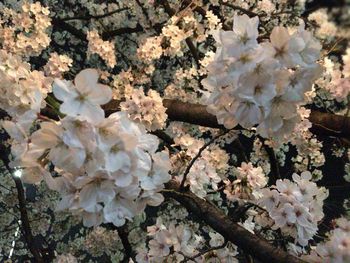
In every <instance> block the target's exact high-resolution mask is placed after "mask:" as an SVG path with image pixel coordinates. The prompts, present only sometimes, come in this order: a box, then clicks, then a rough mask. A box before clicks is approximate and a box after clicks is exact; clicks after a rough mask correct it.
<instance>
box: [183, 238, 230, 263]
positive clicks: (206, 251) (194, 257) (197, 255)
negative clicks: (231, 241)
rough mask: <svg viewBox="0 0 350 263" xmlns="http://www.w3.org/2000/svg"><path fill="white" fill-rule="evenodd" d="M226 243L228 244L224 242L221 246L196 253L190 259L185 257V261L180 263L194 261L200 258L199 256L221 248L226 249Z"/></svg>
mask: <svg viewBox="0 0 350 263" xmlns="http://www.w3.org/2000/svg"><path fill="white" fill-rule="evenodd" d="M227 243H228V242H227V241H225V242H224V243H223V244H222V245H219V246H215V247H211V248H209V249H207V250H205V251H202V252H199V253H197V254H196V255H194V256H192V257H187V256H186V257H185V259H183V260H182V261H181V262H180V263H185V262H187V261H189V260H195V259H196V258H198V257H200V256H202V255H205V254H207V253H209V252H211V251H214V250H218V249H222V248H224V247H226V245H227Z"/></svg>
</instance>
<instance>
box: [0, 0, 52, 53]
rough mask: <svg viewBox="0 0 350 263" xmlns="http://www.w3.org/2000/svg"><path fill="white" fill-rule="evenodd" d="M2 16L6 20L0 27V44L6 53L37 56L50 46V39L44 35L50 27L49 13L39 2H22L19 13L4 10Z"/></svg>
mask: <svg viewBox="0 0 350 263" xmlns="http://www.w3.org/2000/svg"><path fill="white" fill-rule="evenodd" d="M4 14H6V19H4V21H3V22H2V23H1V24H2V25H1V26H0V43H1V44H2V48H3V49H4V50H6V51H7V52H11V53H13V54H17V55H23V56H33V55H39V54H40V53H41V51H42V50H43V49H45V48H46V47H47V46H48V45H49V44H50V37H49V36H48V35H47V34H46V33H45V32H46V31H47V29H48V27H49V26H50V25H51V19H50V17H49V14H50V11H49V9H48V8H47V7H43V6H42V5H41V4H40V2H35V3H32V4H30V3H28V2H24V3H23V5H22V11H21V12H18V13H17V12H15V11H14V10H12V9H5V11H4ZM0 21H1V20H0Z"/></svg>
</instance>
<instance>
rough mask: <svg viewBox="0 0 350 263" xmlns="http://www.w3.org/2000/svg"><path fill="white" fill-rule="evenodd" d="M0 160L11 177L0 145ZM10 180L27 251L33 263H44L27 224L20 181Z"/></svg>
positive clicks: (6, 159) (5, 153)
mask: <svg viewBox="0 0 350 263" xmlns="http://www.w3.org/2000/svg"><path fill="white" fill-rule="evenodd" d="M0 159H1V160H2V162H3V164H4V166H5V167H6V169H7V170H8V172H9V173H10V174H11V175H13V169H12V168H11V167H10V165H9V163H10V160H9V158H8V150H7V149H6V148H5V147H4V146H3V145H0ZM12 178H13V180H14V182H15V185H16V189H17V198H18V204H19V211H20V214H21V226H22V227H23V232H24V239H25V241H26V243H27V246H28V248H29V251H30V252H31V253H32V254H33V257H34V259H35V262H37V263H44V262H45V260H44V256H43V255H42V254H41V251H40V250H41V249H40V248H39V247H38V244H37V243H36V242H35V241H34V236H33V234H32V229H31V226H30V223H29V222H30V221H29V217H28V212H27V209H26V197H25V192H24V188H23V185H22V181H21V179H20V178H19V177H16V176H12Z"/></svg>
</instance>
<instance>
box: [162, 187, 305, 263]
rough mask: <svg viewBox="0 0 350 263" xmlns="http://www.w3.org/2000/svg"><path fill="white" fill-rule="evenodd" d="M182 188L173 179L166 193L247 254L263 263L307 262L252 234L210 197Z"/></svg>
mask: <svg viewBox="0 0 350 263" xmlns="http://www.w3.org/2000/svg"><path fill="white" fill-rule="evenodd" d="M179 187H180V184H179V183H177V182H175V181H171V182H169V183H168V184H167V185H166V188H167V189H168V190H169V191H164V192H163V193H164V195H165V196H166V197H167V198H173V199H175V200H176V201H178V202H179V203H180V204H182V205H183V206H184V207H185V208H186V209H187V210H188V211H189V212H191V213H193V214H195V215H196V216H198V217H199V218H201V219H203V221H204V222H205V223H206V224H208V225H209V226H210V227H212V228H213V229H214V230H215V231H217V232H219V233H220V234H221V235H223V237H224V238H225V240H227V241H230V242H232V243H233V244H235V245H236V246H238V247H239V248H241V249H242V250H243V251H244V252H246V253H247V254H250V255H252V256H253V257H255V258H256V259H258V260H259V261H261V262H263V263H264V262H266V263H273V262H276V263H277V262H284V263H301V262H303V261H302V260H300V259H298V258H296V257H294V256H292V255H290V254H288V253H287V252H285V251H283V250H282V249H280V248H276V247H274V246H273V245H271V244H270V243H268V242H267V241H266V240H264V239H261V238H259V237H258V236H256V235H254V234H252V233H250V232H249V231H248V230H246V229H245V228H243V227H242V226H240V225H238V224H237V223H234V222H233V221H231V220H230V219H229V218H228V217H227V216H226V215H225V213H224V212H223V211H221V210H219V209H218V208H217V207H216V206H214V205H213V204H211V203H209V202H207V201H206V200H204V199H201V198H199V197H197V196H196V195H195V194H193V193H191V192H189V191H187V192H182V193H181V192H179Z"/></svg>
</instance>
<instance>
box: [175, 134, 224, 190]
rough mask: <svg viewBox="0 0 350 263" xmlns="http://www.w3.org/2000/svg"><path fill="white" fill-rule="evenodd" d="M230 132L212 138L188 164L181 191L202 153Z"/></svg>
mask: <svg viewBox="0 0 350 263" xmlns="http://www.w3.org/2000/svg"><path fill="white" fill-rule="evenodd" d="M228 131H229V130H226V131H225V132H224V133H221V134H219V135H217V136H214V137H213V138H211V139H210V140H209V141H208V142H207V143H205V144H204V145H203V146H202V147H201V148H200V149H199V150H198V153H197V154H196V156H195V157H193V158H192V160H191V161H190V163H189V164H188V166H187V167H186V170H185V172H184V175H183V178H182V181H181V184H180V191H183V190H184V186H185V182H186V178H187V175H188V174H189V172H190V170H191V168H192V166H193V165H194V163H195V162H196V161H197V159H198V158H199V157H200V156H201V154H202V152H203V151H204V150H205V149H206V148H207V147H208V146H209V145H210V144H212V143H213V142H214V141H215V140H216V139H218V138H219V137H221V136H223V135H225V134H226V133H227V132H228Z"/></svg>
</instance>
